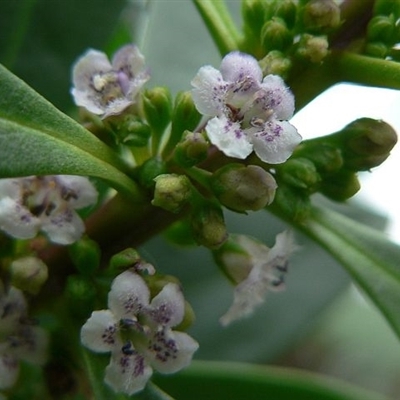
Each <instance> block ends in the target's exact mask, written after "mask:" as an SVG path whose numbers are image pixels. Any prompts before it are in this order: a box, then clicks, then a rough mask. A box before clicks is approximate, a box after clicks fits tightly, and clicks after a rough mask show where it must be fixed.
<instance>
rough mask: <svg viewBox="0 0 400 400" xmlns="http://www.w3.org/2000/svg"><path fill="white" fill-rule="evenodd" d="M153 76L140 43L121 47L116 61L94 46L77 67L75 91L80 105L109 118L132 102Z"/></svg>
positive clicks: (78, 62)
mask: <svg viewBox="0 0 400 400" xmlns="http://www.w3.org/2000/svg"><path fill="white" fill-rule="evenodd" d="M149 78H150V76H149V72H148V70H147V69H146V68H145V65H144V57H143V55H142V54H141V53H140V51H139V49H138V48H137V47H136V46H133V45H126V46H124V47H122V48H121V49H119V50H118V51H117V52H116V53H115V54H114V57H113V59H112V63H110V61H109V60H108V58H107V56H106V55H105V54H104V53H102V52H101V51H97V50H93V49H90V50H88V51H87V52H86V53H85V54H84V55H83V56H82V57H81V58H79V59H78V61H77V62H76V63H75V65H74V67H73V71H72V81H73V85H74V87H73V88H72V90H71V93H72V96H73V97H74V101H75V103H76V104H77V105H78V106H81V107H84V108H86V109H87V110H89V111H90V112H91V113H93V114H96V115H101V116H102V118H106V117H109V116H111V115H118V114H121V113H122V112H123V111H124V110H125V109H126V108H127V107H129V106H130V105H132V104H133V103H134V102H135V97H136V95H137V94H138V93H139V91H140V89H141V88H142V86H143V85H144V84H145V83H146V82H147V81H148V80H149Z"/></svg>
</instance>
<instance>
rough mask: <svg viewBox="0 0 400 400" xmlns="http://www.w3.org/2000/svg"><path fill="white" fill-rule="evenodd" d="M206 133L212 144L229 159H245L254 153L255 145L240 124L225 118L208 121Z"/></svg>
mask: <svg viewBox="0 0 400 400" xmlns="http://www.w3.org/2000/svg"><path fill="white" fill-rule="evenodd" d="M206 132H207V135H208V138H209V139H210V141H211V143H212V144H214V145H215V146H216V147H217V148H218V149H219V150H221V151H222V152H223V153H224V154H226V155H227V156H229V157H235V158H240V159H245V158H246V157H247V156H248V155H249V154H250V153H251V152H252V151H253V145H252V144H251V143H250V141H249V139H248V137H247V135H246V134H245V132H244V131H243V130H242V128H241V127H240V124H239V123H237V122H232V121H230V120H228V119H227V118H226V117H225V116H221V117H215V118H213V119H211V120H210V121H208V123H207V126H206Z"/></svg>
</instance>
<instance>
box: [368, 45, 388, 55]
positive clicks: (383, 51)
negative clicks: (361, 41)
mask: <svg viewBox="0 0 400 400" xmlns="http://www.w3.org/2000/svg"><path fill="white" fill-rule="evenodd" d="M388 52H389V49H388V47H387V46H386V45H385V44H384V43H382V42H370V43H367V44H366V45H365V48H364V53H365V54H367V55H369V56H371V57H376V58H385V57H386V56H387V55H388Z"/></svg>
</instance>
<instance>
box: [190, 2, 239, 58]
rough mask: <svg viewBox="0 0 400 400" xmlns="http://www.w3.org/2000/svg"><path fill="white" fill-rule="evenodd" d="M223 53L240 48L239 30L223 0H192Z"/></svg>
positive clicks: (222, 54)
mask: <svg viewBox="0 0 400 400" xmlns="http://www.w3.org/2000/svg"><path fill="white" fill-rule="evenodd" d="M192 1H193V3H194V5H195V7H196V8H197V10H198V12H199V13H200V15H201V17H202V18H203V21H204V23H205V24H206V26H207V28H208V30H209V33H210V35H211V36H212V38H213V39H214V42H215V44H216V46H217V48H218V50H219V52H220V54H221V56H224V55H225V54H226V53H229V52H230V51H233V50H237V49H238V48H239V32H238V30H237V28H236V26H235V23H234V22H233V20H232V18H231V16H230V14H229V11H228V9H227V8H226V6H225V3H224V2H223V1H222V0H213V1H210V0H192Z"/></svg>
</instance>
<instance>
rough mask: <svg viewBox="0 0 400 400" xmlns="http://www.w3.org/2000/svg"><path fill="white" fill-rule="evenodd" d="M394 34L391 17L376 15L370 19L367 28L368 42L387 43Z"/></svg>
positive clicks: (393, 23) (393, 24) (393, 22)
mask: <svg viewBox="0 0 400 400" xmlns="http://www.w3.org/2000/svg"><path fill="white" fill-rule="evenodd" d="M394 33H395V21H394V19H393V17H392V16H391V17H386V16H384V15H377V16H376V17H374V18H372V19H371V20H370V21H369V23H368V27H367V38H368V39H369V40H370V41H376V42H384V43H389V42H390V41H391V40H392V38H393V35H394Z"/></svg>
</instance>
